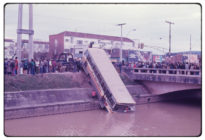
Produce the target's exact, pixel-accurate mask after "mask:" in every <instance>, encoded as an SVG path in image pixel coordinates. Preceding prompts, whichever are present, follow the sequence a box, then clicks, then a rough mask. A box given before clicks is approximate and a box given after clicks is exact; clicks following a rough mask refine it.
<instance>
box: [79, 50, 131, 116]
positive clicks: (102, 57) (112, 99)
mask: <svg viewBox="0 0 205 140" xmlns="http://www.w3.org/2000/svg"><path fill="white" fill-rule="evenodd" d="M82 60H83V68H84V70H85V72H86V73H87V74H88V75H89V76H90V78H91V79H92V80H91V81H92V84H93V85H94V87H95V88H96V90H97V93H98V98H99V100H100V103H101V106H102V107H106V109H107V110H108V112H112V111H124V112H126V111H134V110H135V101H134V100H133V98H132V96H131V95H130V93H129V91H128V90H127V88H126V87H125V85H124V83H123V82H122V80H121V78H120V76H119V74H118V73H117V71H116V69H115V68H114V66H113V64H112V63H111V61H110V59H109V58H108V56H107V54H106V52H105V51H104V50H102V49H97V48H88V50H87V51H86V52H85V54H84V56H83V59H82Z"/></svg>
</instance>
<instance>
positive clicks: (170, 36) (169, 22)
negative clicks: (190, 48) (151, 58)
mask: <svg viewBox="0 0 205 140" xmlns="http://www.w3.org/2000/svg"><path fill="white" fill-rule="evenodd" d="M165 22H166V23H168V24H169V57H170V55H171V38H172V35H171V30H172V29H171V25H172V24H174V22H171V21H165Z"/></svg>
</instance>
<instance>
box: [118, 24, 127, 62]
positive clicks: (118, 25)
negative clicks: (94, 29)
mask: <svg viewBox="0 0 205 140" xmlns="http://www.w3.org/2000/svg"><path fill="white" fill-rule="evenodd" d="M125 24H126V23H121V24H117V26H120V28H121V45H120V62H121V63H122V26H123V25H125Z"/></svg>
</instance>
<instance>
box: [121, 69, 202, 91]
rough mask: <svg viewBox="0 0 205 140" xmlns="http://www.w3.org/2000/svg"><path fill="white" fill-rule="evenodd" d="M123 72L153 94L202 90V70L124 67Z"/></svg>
mask: <svg viewBox="0 0 205 140" xmlns="http://www.w3.org/2000/svg"><path fill="white" fill-rule="evenodd" d="M123 71H124V72H125V73H126V75H127V76H128V77H129V79H132V80H134V81H138V82H139V83H140V84H142V85H143V86H144V87H145V88H146V89H147V90H148V91H149V93H151V94H158V95H159V94H164V93H170V92H175V91H186V90H201V70H186V69H158V68H130V67H123Z"/></svg>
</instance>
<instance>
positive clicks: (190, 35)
mask: <svg viewBox="0 0 205 140" xmlns="http://www.w3.org/2000/svg"><path fill="white" fill-rule="evenodd" d="M190 53H191V35H190Z"/></svg>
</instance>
